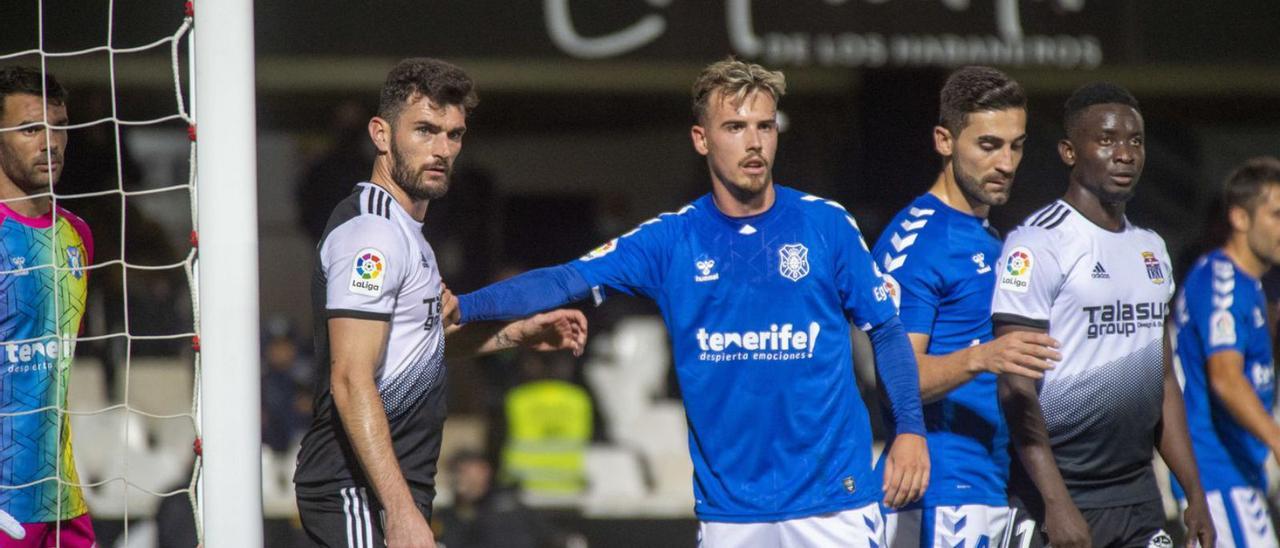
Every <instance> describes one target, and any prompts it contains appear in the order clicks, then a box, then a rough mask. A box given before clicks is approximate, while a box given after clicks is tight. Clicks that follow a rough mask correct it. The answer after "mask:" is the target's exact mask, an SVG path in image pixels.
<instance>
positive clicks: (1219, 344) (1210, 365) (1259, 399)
mask: <svg viewBox="0 0 1280 548" xmlns="http://www.w3.org/2000/svg"><path fill="white" fill-rule="evenodd" d="M1224 190H1225V192H1224V193H1223V195H1224V197H1225V200H1224V203H1225V205H1226V209H1227V215H1226V217H1225V218H1223V219H1222V220H1223V221H1226V224H1227V226H1228V227H1229V228H1230V235H1229V236H1228V238H1227V242H1226V244H1225V245H1223V246H1222V247H1221V248H1218V249H1215V250H1213V251H1210V252H1209V253H1207V254H1205V255H1204V256H1203V257H1201V258H1200V260H1198V261H1196V264H1195V266H1194V267H1192V269H1191V271H1190V272H1188V273H1187V277H1186V278H1185V281H1184V282H1183V284H1182V293H1181V294H1180V295H1179V297H1178V300H1177V301H1176V306H1175V313H1176V314H1177V316H1176V317H1177V338H1176V341H1177V344H1176V345H1174V348H1175V349H1176V352H1177V354H1176V356H1177V358H1178V361H1177V362H1176V363H1177V365H1178V366H1179V368H1180V371H1181V373H1182V379H1183V382H1184V395H1183V399H1184V400H1185V401H1186V405H1187V424H1188V425H1189V426H1190V427H1191V443H1192V446H1193V447H1194V448H1195V452H1196V463H1197V464H1198V465H1199V466H1198V467H1199V470H1200V476H1201V478H1203V480H1204V489H1205V493H1206V497H1207V498H1208V501H1209V511H1210V513H1211V514H1212V515H1213V521H1214V523H1215V524H1216V525H1217V526H1218V533H1219V535H1218V546H1219V547H1223V548H1227V547H1230V548H1236V547H1240V548H1267V547H1275V546H1277V541H1276V533H1275V529H1274V528H1273V527H1272V524H1271V516H1270V515H1268V512H1267V472H1266V462H1267V457H1268V454H1270V455H1271V456H1273V457H1275V458H1280V457H1277V455H1280V426H1278V425H1276V422H1275V420H1274V419H1272V417H1271V410H1272V407H1273V406H1274V403H1275V367H1274V364H1273V363H1272V362H1273V359H1272V352H1273V351H1274V347H1273V346H1272V337H1271V331H1270V328H1269V326H1268V325H1267V317H1266V316H1267V314H1266V312H1265V311H1266V309H1267V302H1266V294H1265V292H1264V291H1263V289H1262V282H1261V279H1262V275H1263V274H1264V273H1265V272H1267V271H1268V270H1270V269H1271V268H1272V267H1273V266H1274V265H1276V264H1280V160H1277V159H1275V158H1269V157H1266V158H1254V159H1252V160H1249V161H1248V162H1246V163H1245V164H1244V165H1242V166H1240V168H1239V169H1237V170H1236V171H1235V172H1234V173H1232V174H1231V176H1230V177H1228V178H1227V183H1226V185H1225V189H1224ZM1179 487H1180V486H1179V485H1177V484H1176V483H1175V484H1174V494H1175V495H1177V496H1178V498H1179V499H1182V498H1183V493H1182V490H1181V489H1180V488H1179Z"/></svg>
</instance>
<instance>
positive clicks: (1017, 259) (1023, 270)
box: [1000, 247, 1035, 293]
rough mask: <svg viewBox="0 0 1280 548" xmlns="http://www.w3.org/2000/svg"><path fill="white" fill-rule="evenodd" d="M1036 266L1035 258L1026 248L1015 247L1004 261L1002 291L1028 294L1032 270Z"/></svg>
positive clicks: (1001, 276) (1001, 274) (1001, 280)
mask: <svg viewBox="0 0 1280 548" xmlns="http://www.w3.org/2000/svg"><path fill="white" fill-rule="evenodd" d="M1034 266H1035V257H1034V255H1032V254H1031V250H1030V249H1027V248H1025V247H1015V248H1013V251H1010V252H1009V256H1008V257H1006V258H1005V261H1004V271H1003V272H1001V273H1000V289H1003V290H1006V291H1013V292H1015V293H1026V292H1027V289H1029V288H1030V287H1031V269H1032V268H1033V267H1034Z"/></svg>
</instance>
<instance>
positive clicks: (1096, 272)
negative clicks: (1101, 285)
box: [1093, 263, 1111, 280]
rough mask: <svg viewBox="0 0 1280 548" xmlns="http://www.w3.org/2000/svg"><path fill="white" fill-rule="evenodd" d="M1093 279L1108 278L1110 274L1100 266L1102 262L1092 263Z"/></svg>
mask: <svg viewBox="0 0 1280 548" xmlns="http://www.w3.org/2000/svg"><path fill="white" fill-rule="evenodd" d="M1093 279H1095V280H1109V279H1111V275H1110V274H1107V269H1105V268H1102V263H1093Z"/></svg>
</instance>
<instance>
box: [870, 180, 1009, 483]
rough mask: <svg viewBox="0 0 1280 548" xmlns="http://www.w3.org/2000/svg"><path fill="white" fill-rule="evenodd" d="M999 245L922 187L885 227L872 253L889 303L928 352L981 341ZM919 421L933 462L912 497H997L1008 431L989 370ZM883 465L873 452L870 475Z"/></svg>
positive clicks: (987, 328) (987, 329) (978, 222)
mask: <svg viewBox="0 0 1280 548" xmlns="http://www.w3.org/2000/svg"><path fill="white" fill-rule="evenodd" d="M1000 245H1001V244H1000V240H999V239H998V238H997V237H996V236H995V233H994V231H993V230H992V229H991V228H990V226H989V225H988V224H987V221H986V219H980V218H978V217H974V216H973V215H969V214H966V213H962V212H960V211H957V210H955V209H953V208H951V207H950V206H948V205H946V204H944V203H942V201H941V200H939V199H938V198H937V197H936V196H934V195H932V194H928V193H926V194H924V195H922V196H920V197H919V198H916V199H915V201H913V202H911V204H910V205H908V206H907V207H906V208H905V209H903V210H902V211H900V212H898V214H897V216H895V217H894V218H893V220H892V221H890V223H889V225H888V226H886V227H885V230H884V233H882V234H881V235H880V240H879V241H877V242H876V245H875V247H874V248H873V251H872V255H873V256H874V257H875V258H876V260H878V261H880V267H881V270H882V271H883V272H884V274H885V277H886V279H887V280H886V281H887V282H888V284H889V287H890V289H891V290H892V291H893V294H894V296H895V298H896V299H897V300H898V302H899V305H898V307H899V315H900V316H901V317H902V324H903V326H905V327H906V329H907V333H920V334H924V335H928V336H929V347H928V354H929V355H932V356H944V355H947V354H950V353H952V352H955V351H957V350H961V349H964V348H967V347H970V346H974V345H978V344H982V343H985V342H987V341H990V340H991V338H992V327H991V295H992V292H993V291H994V290H995V284H996V279H995V273H994V272H993V271H992V265H993V264H995V261H996V260H997V259H998V258H999V257H1000ZM924 420H925V428H926V429H927V439H928V441H929V460H930V462H933V463H935V464H934V465H933V467H932V468H931V475H930V478H929V488H928V490H927V491H926V492H925V496H924V497H923V498H922V499H921V500H920V502H919V503H918V505H924V506H928V507H934V506H958V505H964V504H986V505H991V506H1003V505H1005V504H1006V495H1005V482H1006V480H1007V478H1008V475H1009V454H1008V452H1007V447H1008V444H1009V431H1008V428H1007V427H1006V426H1005V422H1004V417H1003V415H1001V412H1000V402H999V400H998V399H997V396H996V375H995V374H993V373H981V374H979V375H978V376H976V377H974V378H973V379H972V380H971V381H969V382H967V383H965V384H963V385H961V386H960V387H958V388H956V389H955V390H952V391H951V392H950V393H948V394H947V395H946V397H944V398H942V399H941V400H938V401H935V402H933V403H930V404H927V405H925V406H924ZM883 464H884V460H883V458H882V459H881V462H880V463H878V465H877V471H878V473H880V474H883Z"/></svg>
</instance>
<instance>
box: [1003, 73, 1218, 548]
mask: <svg viewBox="0 0 1280 548" xmlns="http://www.w3.org/2000/svg"><path fill="white" fill-rule="evenodd" d="M1064 125H1065V127H1066V130H1067V137H1066V139H1063V140H1062V141H1060V142H1059V144H1058V152H1059V155H1060V156H1061V158H1062V161H1063V163H1065V164H1066V165H1068V166H1070V167H1071V173H1070V178H1069V181H1070V183H1069V185H1068V187H1067V192H1066V195H1065V196H1064V197H1063V198H1062V199H1061V200H1058V201H1057V202H1055V203H1053V204H1050V205H1049V206H1047V207H1045V208H1043V209H1041V210H1039V211H1037V212H1035V213H1033V214H1032V215H1031V216H1030V217H1029V218H1028V219H1027V221H1026V222H1024V223H1023V224H1022V226H1020V227H1018V229H1017V230H1015V231H1014V232H1013V233H1012V234H1010V235H1009V237H1008V239H1007V240H1006V241H1005V244H1004V251H1003V253H1002V256H1001V259H1000V261H999V263H997V265H996V272H997V275H998V281H997V283H996V292H995V296H994V298H993V303H992V320H993V322H994V323H995V326H996V335H997V336H999V335H1002V334H1004V333H1009V332H1013V331H1017V330H1028V331H1038V332H1047V333H1048V334H1049V335H1050V336H1051V337H1053V338H1054V339H1057V340H1058V341H1061V343H1062V346H1061V352H1062V356H1063V359H1062V361H1061V362H1060V363H1059V364H1058V365H1057V366H1056V367H1055V368H1053V369H1052V370H1050V371H1048V372H1046V374H1045V377H1044V379H1043V380H1041V381H1039V382H1036V381H1033V380H1031V379H1028V378H1026V377H1018V376H1013V375H1003V376H1001V378H1000V381H999V393H1000V400H1001V405H1002V406H1003V408H1004V412H1005V418H1006V420H1007V421H1008V423H1009V430H1010V438H1011V441H1012V442H1013V443H1012V445H1013V447H1014V449H1015V451H1014V458H1013V459H1012V460H1013V462H1012V466H1011V471H1010V478H1009V491H1010V501H1011V503H1012V505H1013V506H1014V508H1015V518H1014V530H1013V538H1012V539H1011V540H1012V545H1014V546H1022V547H1026V546H1038V545H1041V544H1050V543H1051V544H1052V545H1053V546H1055V547H1077V546H1117V547H1123V546H1169V545H1171V543H1172V540H1171V538H1170V537H1169V535H1168V534H1167V533H1165V531H1164V530H1163V527H1164V510H1163V505H1162V504H1161V499H1160V493H1159V491H1158V489H1157V487H1156V481H1155V475H1154V472H1153V470H1152V467H1151V459H1152V450H1153V449H1154V448H1158V449H1159V451H1160V455H1161V456H1162V457H1163V458H1164V460H1165V462H1167V463H1168V464H1169V467H1170V469H1172V470H1173V472H1174V473H1175V474H1176V475H1177V477H1178V480H1179V481H1180V482H1181V483H1182V485H1183V486H1185V487H1186V488H1187V493H1188V495H1189V497H1188V498H1189V504H1190V505H1189V507H1188V509H1187V512H1186V514H1185V521H1186V524H1187V528H1188V531H1189V532H1188V538H1192V539H1198V540H1199V542H1200V543H1201V546H1212V545H1213V543H1214V532H1213V525H1212V523H1211V520H1210V518H1209V513H1208V510H1207V506H1206V504H1205V499H1204V493H1203V491H1202V490H1201V486H1200V479H1199V475H1198V474H1197V472H1196V468H1195V463H1194V461H1193V456H1192V452H1191V446H1190V440H1189V437H1188V434H1187V423H1186V419H1185V417H1184V410H1183V404H1182V394H1181V391H1180V390H1179V387H1178V383H1177V380H1176V378H1175V377H1174V375H1173V371H1172V367H1171V366H1170V365H1169V363H1168V356H1167V351H1166V345H1167V342H1166V341H1165V339H1164V335H1165V325H1164V324H1165V319H1166V317H1167V316H1168V311H1169V306H1168V303H1169V299H1170V298H1171V297H1172V296H1173V291H1174V284H1173V280H1172V278H1171V276H1172V272H1171V271H1170V270H1171V269H1170V261H1169V256H1168V252H1167V251H1166V250H1165V245H1164V241H1163V240H1161V238H1160V236H1158V235H1157V234H1156V233H1155V232H1152V231H1150V230H1146V229H1142V228H1138V227H1135V226H1134V225H1133V224H1131V223H1130V222H1129V221H1128V219H1127V218H1126V217H1125V214H1124V209H1125V202H1127V201H1128V200H1129V199H1130V198H1131V197H1132V196H1133V193H1134V189H1135V187H1136V185H1137V183H1138V178H1139V176H1140V175H1141V174H1142V166H1143V162H1144V160H1145V149H1144V146H1143V142H1144V127H1143V119H1142V115H1141V114H1140V113H1139V112H1138V103H1137V100H1136V99H1134V98H1133V96H1132V95H1130V94H1129V92H1128V91H1125V90H1124V89H1123V88H1120V87H1119V86H1115V85H1113V84H1106V83H1097V84H1089V85H1086V86H1084V87H1081V88H1080V89H1078V90H1076V92H1075V93H1074V94H1072V96H1071V98H1070V99H1068V100H1067V105H1066V116H1065V124H1064Z"/></svg>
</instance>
